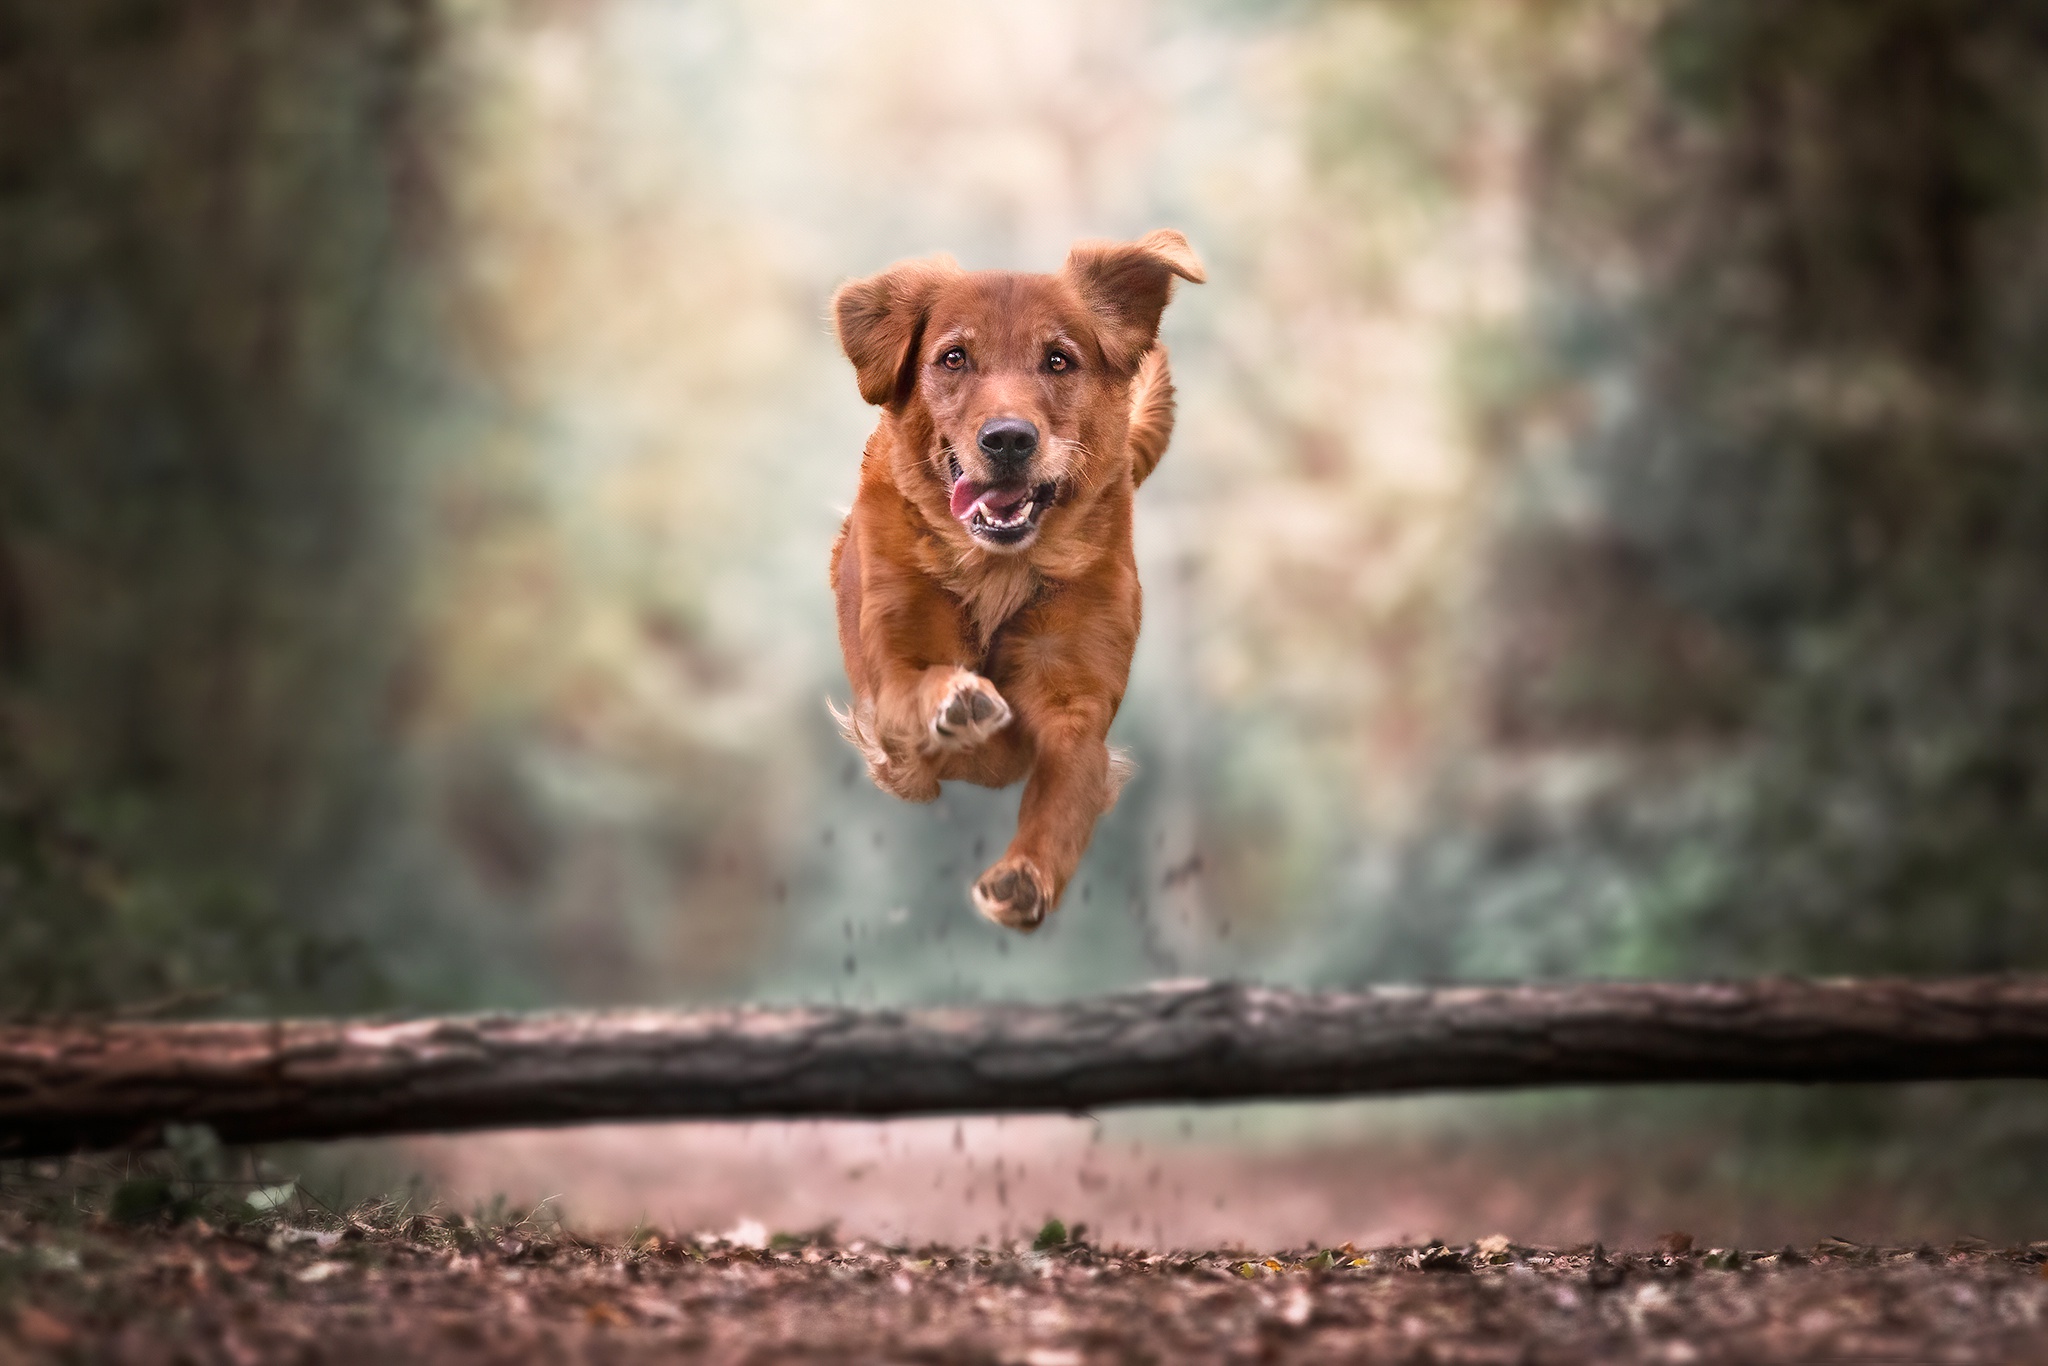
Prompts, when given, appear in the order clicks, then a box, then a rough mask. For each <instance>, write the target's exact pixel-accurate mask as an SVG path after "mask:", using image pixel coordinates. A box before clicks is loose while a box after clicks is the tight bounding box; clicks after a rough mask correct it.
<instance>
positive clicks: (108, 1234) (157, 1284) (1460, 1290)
mask: <svg viewBox="0 0 2048 1366" xmlns="http://www.w3.org/2000/svg"><path fill="white" fill-rule="evenodd" d="M8 1195H9V1192H8V1191H7V1190H6V1188H5V1184H4V1183H0V1366H17V1363H31V1362H34V1363H40V1362H95V1363H97V1362H114V1363H152V1364H153V1363H165V1366H170V1364H171V1363H195V1364H198V1363H214V1362H222V1363H232V1364H233V1366H248V1364H249V1363H258V1362H264V1363H267V1362H305V1363H315V1362H336V1363H344V1362H346V1363H355V1362H372V1361H374V1362H378V1363H380V1366H381V1364H383V1363H397V1362H415V1361H418V1362H428V1361H431V1362H437V1363H441V1362H445V1363H473V1362H474V1363H483V1362H526V1361H548V1362H553V1361H601V1362H636V1361H642V1360H646V1361H653V1360H657V1359H659V1360H673V1359H678V1358H684V1359H688V1360H692V1361H703V1362H736V1363H737V1362H760V1363H780V1362H802V1361H819V1362H824V1361H831V1362H869V1361H876V1362H986V1363H991V1364H992V1366H994V1364H996V1363H1007V1364H1014V1366H1082V1364H1083V1363H1095V1362H1105V1363H1107V1362H1116V1363H1126V1362H1146V1361H1158V1362H1174V1363H1181V1362H1209V1361H1230V1362H1237V1361H1243V1362H1319V1363H1321V1362H1332V1361H1357V1360H1362V1361H1390V1362H1436V1363H1449V1362H1488V1363H1491V1362H1500V1363H1510V1362H1513V1363H1547V1362H1557V1363H1581V1362H1609V1361H1615V1362H1634V1361H1642V1362H1658V1363H1720V1362H1727V1363H1737V1362H1740V1363H1752V1362H1779V1361H1785V1362H1794V1361H1797V1362H1845V1361H1858V1362H1861V1361H1882V1362H1958V1363H1960V1362H2015V1363H2017V1362H2038V1361H2042V1360H2048V1279H2044V1276H2043V1269H2044V1267H2048V1244H2036V1245H2033V1246H2029V1247H2022V1248H2006V1249H1999V1248H1993V1247H1989V1246H1985V1245H1982V1244H1977V1243H1965V1244H1957V1245H1952V1246H1947V1247H1928V1246H1921V1247H1917V1248H1882V1247H1868V1246H1860V1245H1855V1244H1850V1243H1845V1242H1840V1241H1830V1242H1827V1243H1823V1244H1821V1245H1819V1246H1816V1247H1808V1248H1805V1249H1801V1250H1797V1251H1795V1250H1793V1249H1790V1248H1783V1249H1777V1250H1774V1251H1741V1252H1735V1251H1728V1250H1720V1249H1708V1248H1699V1247H1694V1246H1692V1245H1691V1244H1690V1240H1689V1239H1687V1238H1686V1237H1685V1236H1684V1235H1682V1234H1672V1235H1668V1236H1667V1237H1666V1238H1665V1239H1664V1240H1662V1243H1661V1245H1660V1246H1659V1247H1657V1248H1656V1249H1654V1250H1649V1251H1636V1252H1619V1251H1610V1250H1603V1249H1601V1248H1598V1247H1591V1248H1587V1247H1579V1248H1571V1249H1544V1248H1534V1247H1522V1246H1515V1245H1512V1244H1509V1243H1507V1242H1506V1240H1505V1239H1500V1238H1490V1239H1485V1240H1482V1241H1481V1242H1479V1243H1476V1244H1472V1245H1469V1246H1463V1247H1445V1246H1442V1245H1433V1246H1426V1247H1417V1246H1396V1247H1378V1248H1371V1249H1363V1248H1354V1247H1349V1246H1346V1247H1340V1248H1307V1249H1294V1250H1292V1251H1288V1252H1277V1253H1272V1254H1267V1253H1264V1252H1258V1251H1248V1250H1244V1249H1218V1250H1211V1251H1203V1252H1148V1251H1143V1250H1140V1249H1135V1248H1127V1247H1106V1246H1098V1245H1094V1244H1092V1243H1090V1242H1088V1241H1087V1240H1086V1233H1085V1230H1082V1229H1076V1230H1073V1231H1072V1233H1071V1234H1070V1233H1069V1231H1068V1230H1065V1229H1063V1228H1061V1227H1058V1226H1057V1225H1054V1224H1048V1226H1047V1227H1046V1228H1045V1229H1043V1230H1041V1232H1040V1236H1039V1237H1038V1238H1037V1239H1036V1240H1034V1241H1035V1243H1036V1246H1033V1245H1031V1244H1026V1243H1023V1242H1018V1243H1013V1244H1011V1245H1008V1246H1003V1247H981V1248H967V1247H955V1246H930V1247H885V1246H876V1245H870V1244H866V1243H863V1242H860V1241H852V1242H844V1243H842V1242H839V1241H837V1240H835V1239H833V1238H832V1237H831V1235H830V1234H829V1232H820V1233H818V1234H814V1235H798V1236H792V1235H771V1234H769V1233H767V1231H766V1230H763V1229H761V1228H759V1227H758V1226H746V1227H741V1228H739V1229H735V1230H734V1231H732V1232H731V1233H729V1234H728V1235H726V1236H724V1237H717V1238H712V1237H705V1236H702V1235H700V1236H698V1237H695V1238H692V1239H690V1240H688V1241H678V1240H676V1239H673V1238H671V1237H668V1236H666V1235H664V1234H661V1233H658V1232H653V1231H649V1230H645V1229H636V1230H634V1231H633V1232H631V1233H629V1234H627V1235H624V1236H623V1237H621V1238H619V1239H616V1240H595V1239H590V1238H585V1237H580V1236H577V1235H576V1234H574V1233H572V1232H570V1231H568V1230H565V1229H563V1228H561V1227H559V1226H551V1225H543V1224H539V1223H536V1222H534V1221H532V1220H530V1219H507V1218H503V1217H500V1218H495V1219H494V1218H489V1217H471V1216H463V1215H459V1214H453V1213H450V1212H446V1211H441V1212H430V1213H411V1212H408V1211H406V1210H405V1209H404V1208H403V1207H401V1206H394V1205H390V1204H379V1205H372V1206H364V1207H359V1208H357V1209H354V1210H350V1211H347V1212H337V1211H333V1210H328V1209H324V1208H315V1207H311V1206H309V1205H308V1204H307V1202H306V1201H305V1200H304V1199H303V1198H297V1197H294V1196H293V1195H292V1193H291V1192H288V1191H283V1190H280V1191H277V1192H274V1193H270V1195H269V1198H267V1199H266V1198H265V1193H263V1192H258V1193H257V1198H256V1199H255V1200H253V1201H251V1200H248V1199H246V1198H245V1199H243V1200H242V1207H243V1208H244V1209H246V1210H248V1211H249V1215H248V1216H247V1217H239V1218H235V1219H232V1220H224V1219H222V1218H221V1217H220V1210H219V1208H218V1207H216V1208H214V1209H212V1210H206V1209H203V1208H202V1206H203V1204H204V1202H203V1201H194V1200H192V1199H190V1198H188V1197H187V1196H184V1195H180V1194H179V1193H178V1190H177V1188H176V1187H175V1186H172V1185H169V1184H166V1183H164V1182H162V1181H158V1180H153V1179H145V1180H142V1181H130V1182H128V1183H127V1184H125V1185H123V1186H122V1187H120V1188H119V1189H117V1190H115V1191H114V1192H113V1194H112V1198H111V1200H110V1201H109V1202H108V1203H107V1207H106V1208H102V1209H92V1208H89V1207H87V1206H85V1205H83V1204H81V1203H79V1202H77V1201H73V1202H72V1203H70V1204H55V1203H51V1202H49V1201H47V1200H45V1201H42V1202H40V1203H39V1202H38V1200H37V1199H34V1198H20V1197H21V1188H20V1187H19V1186H18V1185H17V1186H16V1187H15V1189H14V1192H13V1195H14V1196H15V1197H16V1198H11V1199H10V1198H6V1197H7V1196H8ZM265 1204H269V1205H271V1206H272V1208H270V1209H269V1210H267V1211H264V1210H262V1209H261V1208H260V1207H261V1206H263V1205H265ZM209 1214H211V1215H212V1216H213V1217H211V1218H210V1217H208V1216H209Z"/></svg>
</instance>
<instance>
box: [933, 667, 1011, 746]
mask: <svg viewBox="0 0 2048 1366" xmlns="http://www.w3.org/2000/svg"><path fill="white" fill-rule="evenodd" d="M1009 724H1010V704H1009V703H1008V702H1005V701H1004V700H1003V695H1002V694H1001V693H999V692H997V691H996V685H995V684H993V683H991V682H989V681H988V680H987V679H986V678H983V677H982V676H981V675H980V674H977V673H969V672H968V671H967V670H966V669H955V670H954V671H953V676H952V677H951V678H950V679H948V680H947V681H946V686H945V691H944V692H942V693H941V694H940V695H939V700H938V705H936V706H935V707H933V708H932V719H931V723H930V743H931V748H933V749H935V750H959V749H970V748H972V747H973V746H975V745H978V744H980V743H981V742H982V741H983V740H986V739H988V737H989V736H991V735H994V734H995V733H996V732H997V731H999V730H1001V729H1002V728H1003V727H1004V726H1007V725H1009Z"/></svg>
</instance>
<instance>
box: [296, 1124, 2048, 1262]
mask: <svg viewBox="0 0 2048 1366" xmlns="http://www.w3.org/2000/svg"><path fill="white" fill-rule="evenodd" d="M1716 1137H1718V1136H1713V1135H1710V1136H1709V1138H1710V1140H1711V1139H1713V1138H1716ZM1725 1146H1726V1145H1724V1144H1720V1143H1718V1142H1714V1141H1707V1142H1703V1143H1699V1144H1695V1145H1692V1146H1690V1147H1689V1146H1688V1145H1687V1144H1686V1143H1685V1142H1684V1141H1683V1136H1682V1135H1676V1136H1674V1135H1671V1134H1663V1135H1660V1136H1659V1138H1658V1140H1657V1141H1656V1142H1644V1143H1641V1144H1634V1145H1631V1144H1621V1145H1616V1144H1609V1146H1608V1147H1607V1148H1606V1149H1604V1150H1594V1151H1590V1152H1589V1151H1587V1150H1585V1149H1583V1148H1575V1147H1572V1146H1570V1145H1569V1144H1567V1143H1561V1142H1559V1141H1558V1136H1557V1135H1555V1134H1549V1135H1546V1136H1544V1139H1543V1141H1536V1140H1532V1139H1528V1138H1526V1137H1524V1138H1517V1137H1516V1136H1514V1135H1512V1134H1510V1135H1508V1136H1507V1137H1505V1138H1500V1137H1495V1138H1492V1139H1485V1140H1481V1141H1456V1140H1455V1139H1454V1140H1453V1141H1446V1139H1445V1138H1444V1137H1443V1136H1442V1135H1433V1136H1423V1135H1414V1136H1410V1137H1406V1138H1403V1137H1400V1136H1398V1135H1388V1134H1384V1133H1379V1134H1374V1133H1362V1134H1358V1135H1354V1136H1349V1137H1341V1136H1333V1135H1327V1134H1326V1135H1320V1136H1311V1138H1309V1139H1307V1140H1302V1139H1295V1140H1292V1141H1274V1140H1269V1139H1261V1138H1259V1136H1257V1135H1254V1134H1250V1133H1247V1134H1243V1135H1232V1134H1230V1133H1228V1132H1221V1133H1212V1134H1206V1135H1205V1134H1203V1133H1202V1132H1200V1131H1199V1130H1198V1131H1197V1132H1196V1133H1195V1134H1194V1135H1193V1136H1192V1137H1187V1138H1184V1137H1182V1136H1180V1135H1179V1134H1178V1132H1177V1131H1176V1128H1175V1126H1174V1125H1172V1124H1171V1123H1170V1122H1169V1123H1164V1124H1160V1123H1153V1124H1146V1123H1143V1122H1139V1121H1134V1120H1130V1119H1119V1118H1118V1117H1115V1116H1111V1117H1110V1118H1109V1119H1108V1120H1107V1121H1106V1122H1103V1123H1097V1122H1095V1121H1093V1120H1090V1119H1085V1118H1083V1119H1070V1118H1065V1117H1060V1116H1021V1117H1011V1118H1008V1119H1002V1118H988V1117H981V1118H966V1119H905V1120H892V1121H888V1122H861V1121H844V1120H835V1121H793V1122H780V1123H770V1122H758V1123H698V1124H638V1125H633V1124H618V1125H591V1126H585V1127H578V1128H569V1129H557V1130H539V1129H536V1130H524V1131H504V1132H497V1133H484V1134H463V1135H450V1136H445V1137H435V1138H414V1139H407V1140H403V1141H402V1142H396V1143H392V1144H387V1145H382V1146H381V1147H380V1148H377V1149H375V1150H372V1149H371V1148H370V1147H369V1145H364V1147H363V1148H362V1149H361V1150H360V1152H359V1153H358V1154H357V1155H356V1158H355V1165H356V1176H355V1179H354V1180H353V1181H352V1182H351V1183H350V1185H349V1186H348V1189H349V1190H350V1191H352V1192H354V1193H355V1194H362V1193H365V1192H367V1191H369V1190H371V1189H388V1188H390V1187H392V1186H393V1185H395V1184H398V1183H402V1182H403V1181H405V1180H406V1179H407V1178H408V1177H409V1176H412V1175H414V1174H418V1175H420V1176H421V1177H423V1178H424V1181H425V1186H426V1189H427V1190H429V1191H431V1192H432V1193H433V1194H434V1195H436V1196H438V1197H439V1198H440V1199H441V1200H442V1201H443V1202H444V1203H446V1204H448V1205H451V1206H452V1207H454V1208H456V1209H463V1210H469V1209H473V1208H475V1207H476V1206H477V1205H479V1204H483V1205H486V1206H488V1205H489V1204H490V1203H491V1202H492V1201H493V1200H494V1199H496V1198H498V1197H500V1196H503V1197H505V1198H506V1199H507V1201H508V1202H509V1203H512V1204H515V1205H520V1206H531V1205H534V1204H538V1203H540V1202H542V1201H547V1202H549V1207H550V1208H551V1209H553V1210H555V1211H558V1212H559V1213H560V1214H561V1215H562V1216H563V1217H565V1218H567V1219H568V1221H569V1222H570V1223H571V1224H572V1225H574V1226H575V1227H578V1228H585V1229H592V1228H607V1229H625V1228H630V1227H632V1226H633V1224H634V1223H635V1222H636V1221H645V1222H646V1223H647V1224H648V1225H650V1226H653V1227H659V1228H665V1229H672V1230H676V1231H678V1232H679V1233H681V1234H689V1233H694V1232H697V1231H700V1230H709V1231H714V1232H719V1231H724V1230H726V1229H730V1228H732V1227H734V1226H735V1225H737V1224H739V1223H741V1222H744V1221H752V1222H757V1223H760V1224H762V1225H765V1226H766V1227H768V1228H770V1229H801V1228H817V1227H819V1226H821V1225H823V1224H826V1223H828V1222H830V1223H836V1224H837V1226H838V1227H839V1229H840V1230H841V1232H842V1234H843V1235H844V1236H846V1237H849V1238H851V1237H860V1238H866V1239H868V1240H870V1241H872V1242H887V1243H900V1244H921V1243H927V1242H933V1243H947V1244H955V1245H963V1244H964V1245H976V1244H989V1243H1002V1242H1007V1241H1009V1240H1011V1239H1014V1238H1017V1237H1027V1238H1028V1237H1030V1236H1031V1235H1032V1234H1033V1233H1035V1232H1036V1231H1037V1229H1038V1227H1039V1225H1040V1224H1042V1223H1043V1222H1044V1221H1045V1220H1046V1219H1047V1218H1049V1217H1053V1216H1057V1217H1059V1218H1061V1219H1064V1220H1065V1221H1067V1222H1068V1223H1075V1222H1084V1223H1086V1224H1087V1225H1088V1226H1089V1227H1090V1228H1092V1229H1094V1230H1096V1233H1097V1235H1098V1236H1099V1237H1101V1238H1103V1239H1106V1240H1114V1241H1117V1242H1123V1243H1129V1244H1133V1245H1140V1244H1142V1245H1145V1246H1150V1247H1154V1248H1177V1247H1223V1246H1248V1247H1302V1246H1305V1245H1309V1244H1314V1245H1316V1246H1330V1245H1334V1244H1340V1243H1344V1242H1351V1243H1355V1244H1356V1245H1357V1246H1359V1247H1373V1246H1380V1245H1384V1244H1391V1243H1423V1242H1428V1241H1430V1240H1432V1239H1440V1240H1444V1241H1448V1242H1452V1243H1459V1242H1472V1241H1474V1240H1476V1239H1479V1238H1484V1237H1487V1236H1489V1235H1492V1234H1507V1235H1508V1236H1510V1237H1512V1238H1514V1239H1515V1240H1516V1241H1517V1242H1522V1243H1531V1244H1542V1245H1551V1246H1566V1247H1568V1246H1573V1245H1576V1244H1580V1243H1593V1242H1596V1241H1604V1242H1605V1243H1607V1245H1608V1246H1610V1247H1646V1246H1648V1245H1650V1243H1651V1242H1652V1241H1654V1240H1655V1239H1656V1238H1657V1237H1658V1236H1659V1235H1660V1234H1662V1233H1664V1232H1665V1231H1666V1230H1669V1229H1673V1228H1683V1229H1689V1230H1691V1231H1692V1232H1693V1233H1694V1234H1696V1235H1697V1236H1698V1237H1699V1238H1700V1240H1701V1241H1702V1242H1705V1243H1719V1244H1722V1245H1726V1246H1761V1247H1779V1246H1782V1245H1784V1244H1785V1243H1788V1242H1789V1243H1793V1244H1797V1245H1804V1244H1808V1243H1812V1242H1815V1241H1817V1240H1819V1239H1821V1238H1824V1237H1833V1236H1841V1237H1847V1238H1851V1239H1854V1240H1856V1241H1858V1242H1868V1243H1888V1244H1889V1243H1903V1244H1907V1245H1917V1244H1919V1243H1921V1242H1930V1243H1934V1244H1936V1245H1944V1246H1945V1245H1946V1244H1947V1243H1949V1242H1950V1241H1952V1240H1954V1239H1956V1238H1958V1237H1963V1236H1965V1235H1974V1236H1978V1237H1982V1238H1986V1239H1989V1240H1991V1241H1994V1242H2000V1243H2007V1242H2021V1241H2025V1240H2028V1239H2032V1238H2038V1237H2042V1236H2048V1229H2044V1228H2042V1227H2041V1226H2040V1221H2039V1218H2038V1212H2037V1211H2035V1210H2016V1211H2012V1212H2011V1213H2010V1214H2009V1215H2005V1216H2001V1215H2000V1213H1999V1212H1998V1211H1996V1210H1989V1211H1987V1210H1985V1209H1983V1208H1981V1205H1982V1204H1983V1202H1981V1201H1980V1202H1978V1204H1979V1207H1976V1208H1972V1209H1971V1210H1969V1211H1967V1212H1965V1211H1964V1210H1962V1209H1961V1208H1959V1207H1958V1202H1957V1201H1955V1200H1954V1199H1953V1198H1952V1197H1951V1198H1946V1199H1945V1198H1944V1192H1943V1191H1942V1190H1941V1189H1940V1187H1939V1185H1938V1183H1937V1182H1934V1181H1932V1180H1925V1179H1916V1176H1915V1174H1914V1173H1911V1172H1897V1171H1894V1172H1891V1173H1884V1172H1882V1171H1877V1172H1875V1173H1873V1174H1872V1178H1871V1179H1868V1180H1861V1181H1840V1182H1837V1183H1835V1184H1834V1185H1833V1186H1831V1187H1828V1188H1826V1189H1814V1188H1812V1187H1811V1185H1810V1184H1808V1183H1799V1182H1793V1181H1787V1180H1783V1179H1780V1180H1776V1181H1771V1182H1748V1183H1745V1182H1743V1181H1741V1180H1740V1179H1738V1177H1736V1176H1731V1175H1730V1172H1729V1168H1728V1164H1727V1162H1726V1156H1727V1154H1726V1151H1725ZM326 1156H327V1158H328V1159H329V1160H330V1161H339V1160H341V1159H340V1157H339V1155H338V1154H337V1153H336V1152H335V1151H334V1150H329V1151H328V1152H327V1154H326ZM1738 1176H1739V1174H1738Z"/></svg>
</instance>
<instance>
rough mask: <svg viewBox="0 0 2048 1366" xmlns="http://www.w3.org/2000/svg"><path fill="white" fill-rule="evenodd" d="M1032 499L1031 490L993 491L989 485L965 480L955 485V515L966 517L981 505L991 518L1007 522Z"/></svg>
mask: <svg viewBox="0 0 2048 1366" xmlns="http://www.w3.org/2000/svg"><path fill="white" fill-rule="evenodd" d="M1030 497H1031V490H1030V489H992V488H990V487H989V486H988V485H987V484H977V483H975V482H974V481H973V480H972V479H964V478H963V479H961V480H960V481H959V482H957V483H955V484H954V485H953V515H954V516H955V517H965V516H966V515H967V514H968V513H969V512H970V511H971V510H972V509H973V507H974V505H975V504H976V503H980V504H981V505H982V506H983V507H984V508H986V509H987V510H988V513H989V515H990V516H992V517H995V518H998V519H1000V520H1002V521H1005V522H1007V521H1009V520H1010V518H1012V517H1014V516H1015V515H1016V513H1017V509H1018V508H1019V507H1021V506H1023V504H1024V502H1025V500H1027V499H1029V498H1030Z"/></svg>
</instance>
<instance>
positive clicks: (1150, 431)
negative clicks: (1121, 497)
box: [1130, 342, 1173, 486]
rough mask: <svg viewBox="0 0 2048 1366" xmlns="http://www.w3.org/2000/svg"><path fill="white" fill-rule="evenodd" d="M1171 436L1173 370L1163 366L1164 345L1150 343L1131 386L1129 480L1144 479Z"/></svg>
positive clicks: (1133, 482) (1137, 482)
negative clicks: (1150, 345) (1149, 348)
mask: <svg viewBox="0 0 2048 1366" xmlns="http://www.w3.org/2000/svg"><path fill="white" fill-rule="evenodd" d="M1172 436H1173V372H1172V371H1171V370H1169V369H1167V367H1166V348H1165V347H1163V346H1161V345H1159V344H1158V343H1156V342H1155V343H1153V346H1152V349H1151V350H1150V351H1147V352H1146V353H1145V358H1144V359H1143V360H1141V361H1139V362H1138V378H1137V379H1136V380H1135V381H1134V382H1133V383H1132V385H1131V436H1130V450H1131V483H1132V484H1133V485H1134V486H1135V485H1138V484H1142V483H1144V482H1145V476H1147V475H1149V474H1151V473H1152V471H1153V469H1154V468H1156V467H1157V466H1158V464H1159V457H1160V456H1162V455H1165V454H1166V443H1167V441H1168V440H1169V439H1170V438H1171V437H1172Z"/></svg>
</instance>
